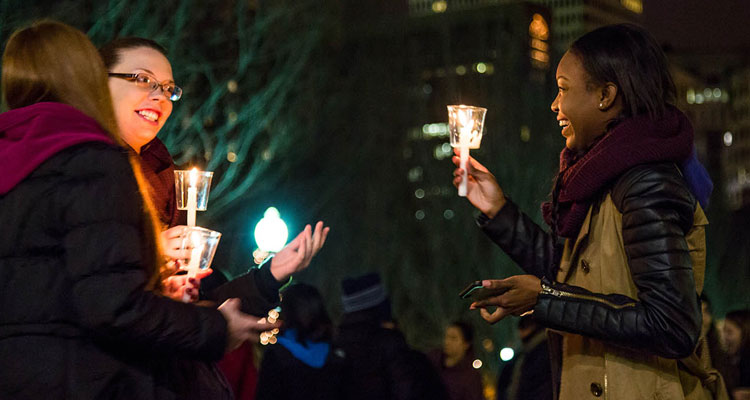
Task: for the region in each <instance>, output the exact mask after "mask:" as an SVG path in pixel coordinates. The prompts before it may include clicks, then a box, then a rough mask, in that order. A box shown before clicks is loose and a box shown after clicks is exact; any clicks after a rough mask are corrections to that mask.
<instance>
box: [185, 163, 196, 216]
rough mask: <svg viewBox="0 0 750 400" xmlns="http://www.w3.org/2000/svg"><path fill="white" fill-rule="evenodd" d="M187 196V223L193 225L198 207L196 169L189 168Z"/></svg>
mask: <svg viewBox="0 0 750 400" xmlns="http://www.w3.org/2000/svg"><path fill="white" fill-rule="evenodd" d="M188 183H189V186H188V198H187V224H188V226H195V212H196V209H197V208H198V169H197V168H193V169H191V170H190V177H189V182H188Z"/></svg>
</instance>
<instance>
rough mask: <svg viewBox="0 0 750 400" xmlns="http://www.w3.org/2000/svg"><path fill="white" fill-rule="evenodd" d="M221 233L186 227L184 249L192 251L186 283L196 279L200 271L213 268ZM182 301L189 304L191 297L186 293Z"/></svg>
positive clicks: (187, 268)
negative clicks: (212, 263) (212, 264)
mask: <svg viewBox="0 0 750 400" xmlns="http://www.w3.org/2000/svg"><path fill="white" fill-rule="evenodd" d="M220 239H221V233H219V232H216V231H212V230H210V229H206V228H201V227H186V228H185V231H184V233H183V236H182V248H183V249H185V250H188V249H189V250H190V260H189V261H188V264H187V267H186V268H185V270H186V271H187V279H186V280H185V281H186V282H190V279H191V278H196V276H197V275H198V273H199V271H201V270H205V269H208V268H210V267H211V262H212V261H213V258H214V254H216V247H217V246H218V245H219V240H220ZM182 301H184V302H189V301H190V295H189V294H188V293H185V295H184V297H183V299H182Z"/></svg>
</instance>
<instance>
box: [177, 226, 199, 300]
mask: <svg viewBox="0 0 750 400" xmlns="http://www.w3.org/2000/svg"><path fill="white" fill-rule="evenodd" d="M190 244H191V245H192V246H193V249H192V250H191V251H190V262H189V263H188V266H187V278H186V281H185V286H186V287H187V286H188V285H189V281H190V278H195V276H196V275H197V274H198V270H199V269H200V266H201V265H200V262H201V253H203V244H202V243H201V237H200V233H198V232H191V233H190ZM182 302H183V303H188V302H190V295H189V294H188V293H187V292H185V293H183V294H182Z"/></svg>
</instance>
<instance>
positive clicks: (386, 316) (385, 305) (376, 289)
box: [341, 273, 391, 321]
mask: <svg viewBox="0 0 750 400" xmlns="http://www.w3.org/2000/svg"><path fill="white" fill-rule="evenodd" d="M341 291H342V294H341V304H342V305H343V307H344V312H345V313H347V314H348V313H353V312H357V311H363V310H371V309H372V310H376V311H377V312H378V314H380V317H381V319H382V320H384V321H388V320H390V319H391V304H390V301H389V300H388V296H387V295H386V293H385V288H384V287H383V284H382V283H381V282H380V276H378V274H376V273H369V274H365V275H362V276H359V277H356V278H348V279H344V280H343V281H342V282H341Z"/></svg>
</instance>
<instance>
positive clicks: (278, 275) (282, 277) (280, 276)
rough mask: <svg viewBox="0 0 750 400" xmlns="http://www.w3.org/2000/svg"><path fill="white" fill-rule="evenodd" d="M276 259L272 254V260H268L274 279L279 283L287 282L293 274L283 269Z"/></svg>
mask: <svg viewBox="0 0 750 400" xmlns="http://www.w3.org/2000/svg"><path fill="white" fill-rule="evenodd" d="M274 261H276V260H274V259H273V256H271V257H270V260H268V261H267V263H268V270H269V271H271V276H273V279H274V280H275V281H276V282H278V283H282V282H286V281H287V280H289V276H290V275H291V274H287V273H286V272H284V271H281V268H279V267H278V265H276V263H275V262H274Z"/></svg>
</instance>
